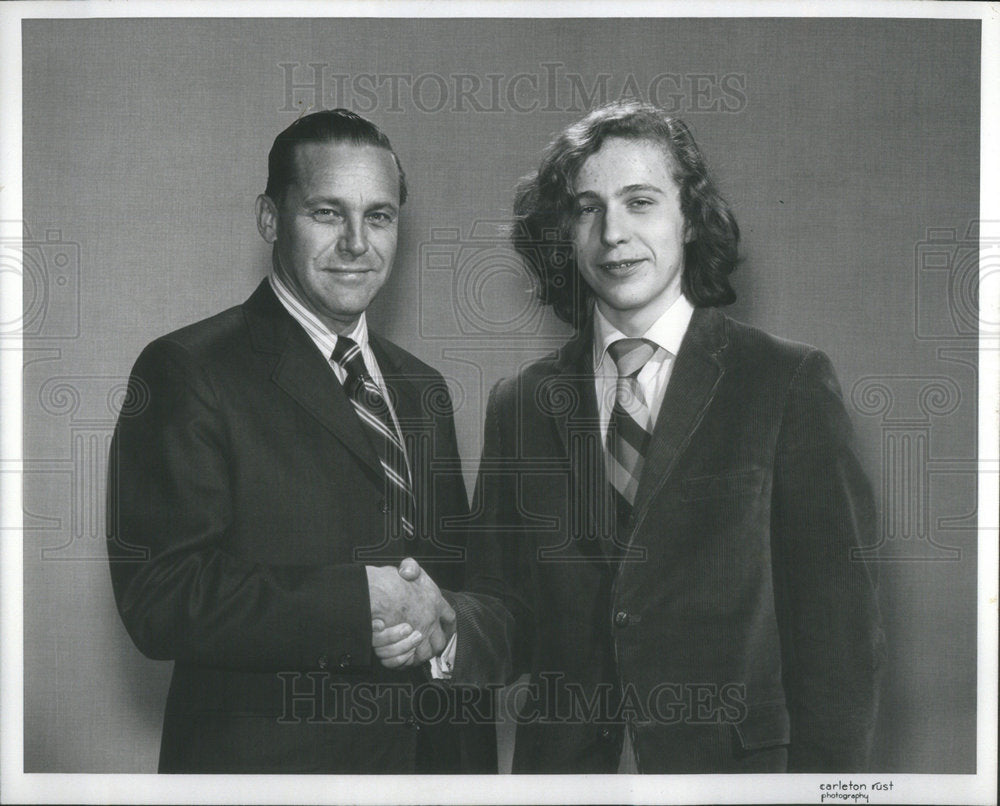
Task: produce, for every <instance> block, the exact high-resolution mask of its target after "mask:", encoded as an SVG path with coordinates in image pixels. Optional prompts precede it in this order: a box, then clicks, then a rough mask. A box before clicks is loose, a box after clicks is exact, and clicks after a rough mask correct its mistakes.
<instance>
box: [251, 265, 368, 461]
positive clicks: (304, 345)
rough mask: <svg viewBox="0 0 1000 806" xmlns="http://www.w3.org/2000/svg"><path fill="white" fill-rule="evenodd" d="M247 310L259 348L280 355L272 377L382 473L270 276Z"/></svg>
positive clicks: (340, 389) (331, 375)
mask: <svg viewBox="0 0 1000 806" xmlns="http://www.w3.org/2000/svg"><path fill="white" fill-rule="evenodd" d="M243 310H244V315H245V317H246V321H247V326H248V327H249V329H250V338H251V342H252V343H253V346H254V349H255V350H257V351H258V352H261V353H271V354H274V355H277V362H276V363H275V365H274V369H273V371H272V373H271V379H272V380H273V381H274V382H275V383H276V384H277V385H278V386H280V387H281V388H282V389H283V390H285V392H287V393H288V395H289V396H291V397H292V399H294V400H295V402H296V403H298V404H299V405H300V406H302V408H304V409H305V410H306V411H308V412H309V413H310V414H311V415H312V416H313V417H315V418H316V420H318V421H319V423H320V424H321V425H323V427H325V428H326V429H327V430H328V431H330V432H331V433H332V434H333V435H334V436H335V437H336V438H337V439H338V440H340V441H341V442H342V443H343V444H344V447H346V448H347V449H348V450H349V451H351V453H353V454H354V455H355V456H357V458H358V459H360V460H361V461H362V462H363V463H364V464H365V465H366V466H367V467H368V468H369V469H370V470H371V471H372V472H373V473H375V474H376V475H377V476H378V477H379V478H381V477H382V465H381V463H380V462H379V458H378V455H377V454H376V453H375V449H374V448H373V447H372V444H371V441H370V440H369V439H368V438H367V436H366V435H365V433H364V431H363V430H362V428H361V426H360V424H359V422H358V417H357V414H355V412H354V407H353V406H352V405H351V401H350V400H348V399H347V395H346V393H345V392H344V387H343V386H342V385H341V384H340V382H339V381H338V380H337V376H336V375H334V373H333V371H332V370H331V369H330V366H329V365H328V363H327V361H326V360H325V359H324V358H323V356H321V355H320V354H319V351H318V350H317V349H316V345H315V344H314V343H313V342H312V340H311V339H310V338H309V336H308V335H307V334H306V332H305V331H304V330H303V329H302V328H301V327H300V326H299V324H298V323H297V322H296V321H295V320H294V319H293V318H292V316H291V314H289V313H288V311H286V310H285V309H284V307H283V306H282V304H281V303H280V302H279V301H278V298H277V297H276V296H275V295H274V292H273V291H272V290H271V286H270V283H268V281H267V280H264V281H263V282H262V283H261V284H260V285H259V286H258V287H257V290H256V291H255V292H254V293H253V295H252V296H251V297H250V299H249V300H247V302H246V303H245V304H244V306H243Z"/></svg>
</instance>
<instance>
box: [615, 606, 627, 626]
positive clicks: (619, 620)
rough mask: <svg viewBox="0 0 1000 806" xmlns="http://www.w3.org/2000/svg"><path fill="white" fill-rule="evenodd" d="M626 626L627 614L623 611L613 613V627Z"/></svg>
mask: <svg viewBox="0 0 1000 806" xmlns="http://www.w3.org/2000/svg"><path fill="white" fill-rule="evenodd" d="M627 624H628V612H627V611H625V610H619V611H618V612H617V613H615V626H616V627H624V626H626V625H627Z"/></svg>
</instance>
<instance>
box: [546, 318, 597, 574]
mask: <svg viewBox="0 0 1000 806" xmlns="http://www.w3.org/2000/svg"><path fill="white" fill-rule="evenodd" d="M556 366H557V370H556V373H555V374H554V375H552V376H550V377H549V378H547V379H545V380H544V381H542V384H543V385H546V384H549V385H550V386H549V387H548V388H547V389H543V388H539V389H538V390H536V395H535V400H536V401H539V403H538V405H539V406H540V407H543V409H542V410H543V412H544V411H545V409H548V412H549V416H551V417H552V420H553V425H554V427H555V432H556V436H557V439H558V441H559V447H560V450H559V452H558V453H557V454H556V455H557V456H565V457H566V459H567V461H568V463H569V465H568V466H569V472H570V483H571V484H572V485H573V486H572V489H571V491H570V496H571V500H570V502H568V503H569V506H570V507H571V509H572V510H575V511H576V512H578V513H581V515H583V522H582V523H581V525H582V526H583V528H584V529H586V530H588V532H589V531H591V530H593V531H594V532H595V534H596V539H588V538H586V537H585V536H584V535H578V536H577V538H579V539H575V540H573V543H574V544H575V545H576V547H577V550H578V551H579V552H580V554H581V555H583V556H584V557H588V558H590V559H592V560H599V561H601V562H607V561H608V558H609V554H608V552H607V549H608V547H607V546H606V545H605V544H606V543H607V536H608V531H607V530H609V529H612V528H614V527H613V523H612V521H613V519H612V518H611V516H610V511H609V506H610V499H609V496H608V495H607V489H608V484H607V480H606V476H605V470H604V446H603V445H602V443H601V428H600V419H599V414H598V411H597V395H596V392H595V391H594V361H593V323H592V322H591V323H589V324H588V325H587V326H586V327H585V328H583V329H582V330H581V331H580V333H578V334H577V336H576V337H575V338H574V339H572V340H571V341H570V342H568V343H567V344H566V346H565V347H563V349H562V350H561V351H560V353H559V356H558V358H557V361H556ZM608 567H609V568H610V565H609V566H608Z"/></svg>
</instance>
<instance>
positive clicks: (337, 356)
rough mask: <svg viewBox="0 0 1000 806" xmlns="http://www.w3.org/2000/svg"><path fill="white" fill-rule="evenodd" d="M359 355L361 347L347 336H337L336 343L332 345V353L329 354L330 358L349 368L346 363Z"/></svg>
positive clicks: (349, 362)
mask: <svg viewBox="0 0 1000 806" xmlns="http://www.w3.org/2000/svg"><path fill="white" fill-rule="evenodd" d="M360 357H361V348H360V347H359V346H358V344H357V342H356V341H354V339H352V338H349V337H347V336H337V343H336V344H335V345H334V347H333V353H331V354H330V358H331V359H332V360H334V361H336V362H337V363H338V364H340V366H342V367H343V368H344V369H348V370H349V369H350V367H349V366H348V364H351V363H352V362H353V361H354V359H355V358H360Z"/></svg>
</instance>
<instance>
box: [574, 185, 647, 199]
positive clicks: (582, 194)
mask: <svg viewBox="0 0 1000 806" xmlns="http://www.w3.org/2000/svg"><path fill="white" fill-rule="evenodd" d="M636 191H647V192H648V191H652V192H654V193H661V194H662V193H663V190H661V189H660V188H658V187H657V186H656V185H648V184H642V183H640V184H635V185H625V187H623V188H619V189H618V190H616V191H615V192H614V194H613V195H614V196H627V195H628V194H629V193H635V192H636ZM585 196H593V197H594V198H600V194H599V193H597V192H595V191H593V190H584V191H581V192H580V193H577V194H576V196H574V198H576V199H581V198H584V197H585Z"/></svg>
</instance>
